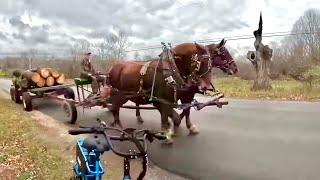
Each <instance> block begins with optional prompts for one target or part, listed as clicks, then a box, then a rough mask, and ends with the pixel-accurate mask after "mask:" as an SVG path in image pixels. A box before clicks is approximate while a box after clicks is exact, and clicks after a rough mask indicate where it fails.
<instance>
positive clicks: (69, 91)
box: [64, 87, 75, 100]
mask: <svg viewBox="0 0 320 180" xmlns="http://www.w3.org/2000/svg"><path fill="white" fill-rule="evenodd" d="M64 97H65V98H66V99H73V100H74V99H75V95H74V91H73V89H72V88H70V87H68V88H66V89H65V92H64Z"/></svg>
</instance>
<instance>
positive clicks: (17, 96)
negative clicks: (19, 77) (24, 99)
mask: <svg viewBox="0 0 320 180" xmlns="http://www.w3.org/2000/svg"><path fill="white" fill-rule="evenodd" d="M10 96H11V100H12V101H14V102H15V103H20V102H21V98H20V94H19V92H18V90H17V89H16V88H15V87H11V88H10Z"/></svg>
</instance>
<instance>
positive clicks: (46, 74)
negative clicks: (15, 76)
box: [37, 68, 50, 78]
mask: <svg viewBox="0 0 320 180" xmlns="http://www.w3.org/2000/svg"><path fill="white" fill-rule="evenodd" d="M37 72H38V73H39V74H40V75H41V77H43V78H47V77H49V76H50V71H49V70H48V68H39V69H38V71H37Z"/></svg>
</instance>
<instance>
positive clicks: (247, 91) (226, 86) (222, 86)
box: [214, 77, 320, 101]
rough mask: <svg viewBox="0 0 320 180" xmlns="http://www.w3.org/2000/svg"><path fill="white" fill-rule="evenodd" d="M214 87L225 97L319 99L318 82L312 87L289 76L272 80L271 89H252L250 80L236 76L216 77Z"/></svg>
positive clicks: (319, 87) (319, 86)
mask: <svg viewBox="0 0 320 180" xmlns="http://www.w3.org/2000/svg"><path fill="white" fill-rule="evenodd" d="M214 84H215V87H216V88H217V89H218V90H220V91H222V92H223V93H224V94H225V95H226V97H234V98H245V99H257V98H258V99H279V100H297V101H299V100H307V101H319V100H320V84H317V85H315V86H314V87H312V88H311V87H310V86H308V85H307V84H306V83H304V82H301V81H296V80H293V79H291V78H280V79H279V80H272V81H271V85H272V90H267V91H264V90H260V91H252V90H251V87H252V84H253V81H252V80H243V79H240V78H236V77H233V78H231V77H227V78H217V79H215V80H214Z"/></svg>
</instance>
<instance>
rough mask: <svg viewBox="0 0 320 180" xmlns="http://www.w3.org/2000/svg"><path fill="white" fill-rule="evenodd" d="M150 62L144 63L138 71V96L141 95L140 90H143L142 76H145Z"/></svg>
mask: <svg viewBox="0 0 320 180" xmlns="http://www.w3.org/2000/svg"><path fill="white" fill-rule="evenodd" d="M150 63H151V61H149V62H147V63H145V64H144V65H143V66H142V68H141V69H140V87H139V91H138V94H141V93H142V89H143V76H144V75H146V73H147V70H148V67H149V66H150Z"/></svg>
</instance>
